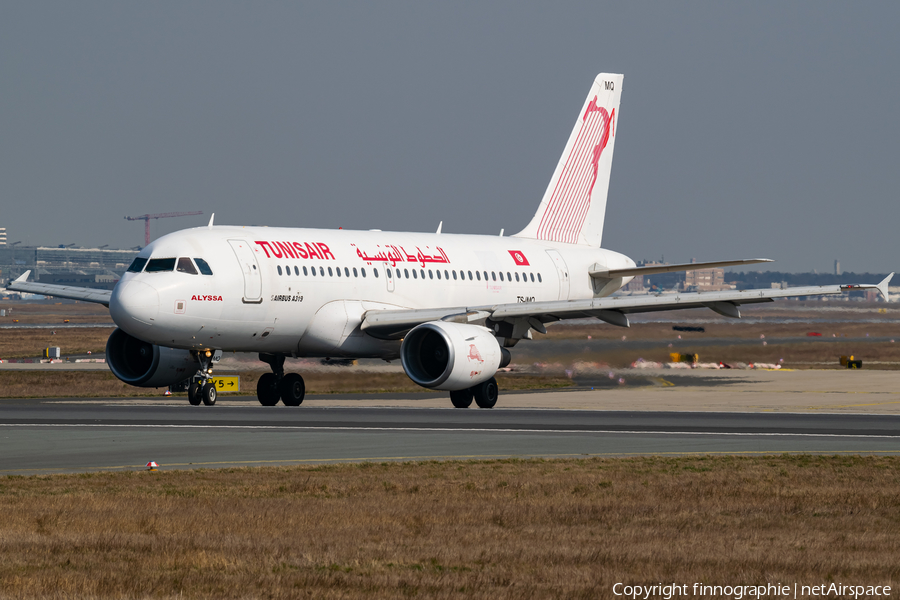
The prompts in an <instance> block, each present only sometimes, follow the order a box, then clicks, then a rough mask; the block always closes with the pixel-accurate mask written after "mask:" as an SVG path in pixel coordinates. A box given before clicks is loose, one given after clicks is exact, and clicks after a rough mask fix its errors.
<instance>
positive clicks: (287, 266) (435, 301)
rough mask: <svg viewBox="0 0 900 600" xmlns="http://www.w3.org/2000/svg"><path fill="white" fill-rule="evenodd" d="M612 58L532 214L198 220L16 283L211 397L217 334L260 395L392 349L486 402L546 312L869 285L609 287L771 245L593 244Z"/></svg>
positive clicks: (137, 381)
mask: <svg viewBox="0 0 900 600" xmlns="http://www.w3.org/2000/svg"><path fill="white" fill-rule="evenodd" d="M621 93H622V75H612V74H606V73H601V74H600V75H598V76H597V78H596V80H595V81H594V83H593V85H592V86H591V89H590V92H589V93H588V96H587V99H586V100H585V103H584V106H583V108H582V109H581V111H580V112H579V113H578V118H577V121H576V123H575V127H574V129H573V130H572V134H571V135H570V136H569V141H568V142H567V143H566V146H565V150H564V151H563V154H562V157H561V158H560V160H559V164H558V165H557V166H556V170H555V171H554V173H553V178H552V179H551V180H550V184H549V185H548V186H547V191H546V192H545V194H544V198H543V200H542V201H541V203H540V206H539V207H538V209H537V212H536V213H535V215H534V218H533V219H532V220H531V222H530V223H529V224H528V226H527V227H525V229H523V230H522V231H521V232H519V233H517V234H515V235H513V236H510V237H503V236H502V235H501V236H484V235H455V234H445V233H441V231H440V227H438V231H437V232H436V233H431V234H425V233H407V232H402V233H401V232H387V231H380V230H371V231H348V230H337V231H335V230H324V229H306V228H288V227H232V226H221V225H215V226H214V225H213V220H212V219H210V221H209V225H208V226H206V227H200V228H195V229H187V230H184V231H179V232H176V233H172V234H169V235H166V236H163V237H161V238H160V239H158V240H156V241H154V242H152V243H151V244H149V245H148V246H147V247H146V248H144V249H143V250H141V252H140V253H139V254H138V256H137V258H135V260H134V262H133V263H132V265H131V266H130V267H129V268H128V271H127V272H126V273H125V275H124V276H123V277H122V279H121V281H119V283H118V285H116V287H115V289H114V290H112V292H109V291H98V290H91V289H85V288H72V287H65V286H55V285H46V284H39V283H28V282H27V278H28V274H29V273H28V272H26V273H25V274H23V275H22V276H21V277H19V278H18V279H16V280H15V281H14V282H13V283H11V284H10V285H9V286H8V289H10V290H17V291H23V292H33V293H38V294H45V295H50V296H57V297H61V298H74V299H77V300H85V301H88V302H99V303H101V304H105V305H107V306H108V307H109V310H110V314H111V315H112V318H113V320H114V321H115V323H116V325H117V326H118V329H116V330H115V331H114V332H113V333H112V335H111V336H110V338H109V342H108V343H107V346H106V357H107V362H108V363H109V367H110V369H111V370H112V372H113V373H114V374H115V375H116V377H118V378H119V379H121V380H122V381H124V382H125V383H128V384H131V385H135V386H144V387H160V386H168V385H172V384H176V383H179V382H183V381H185V380H186V379H188V378H194V383H192V384H191V386H190V388H189V392H188V397H189V400H190V402H191V404H195V405H197V404H200V402H203V403H204V404H207V405H211V404H215V400H216V389H215V386H214V385H213V384H212V383H210V374H211V370H212V369H211V367H212V363H213V359H214V357H215V356H217V354H218V353H219V352H220V351H237V352H256V353H258V354H259V358H260V360H262V361H264V362H266V363H268V364H269V365H270V366H271V368H272V372H271V373H267V374H265V375H264V376H262V377H261V378H260V379H259V385H258V387H257V395H258V397H259V401H260V402H261V403H262V404H263V405H266V406H272V405H275V404H277V403H278V401H279V399H280V400H282V401H283V402H284V404H286V405H288V406H297V405H299V404H300V403H301V402H302V401H303V396H304V390H305V388H304V383H303V378H302V377H301V376H300V375H298V374H296V373H285V372H284V360H285V358H286V357H346V358H381V359H385V360H391V359H396V358H398V357H399V358H400V359H401V361H402V364H403V368H404V370H405V371H406V374H407V375H408V376H409V377H410V379H412V380H413V381H414V382H416V383H417V384H419V385H421V386H424V387H426V388H432V389H439V390H447V391H449V392H450V399H451V401H452V403H453V406H456V407H459V408H465V407H468V406H470V405H471V403H472V400H473V398H474V400H475V402H476V403H477V405H478V406H480V407H482V408H491V407H493V406H494V404H495V403H496V401H497V396H498V389H497V383H496V380H495V379H494V374H495V373H496V372H497V370H498V369H499V368H501V367H503V366H505V365H506V364H507V363H509V360H510V352H509V350H508V348H511V347H513V346H515V344H516V343H517V342H518V341H519V340H522V339H531V338H532V331H537V332H540V333H546V329H545V326H546V324H547V323H550V322H553V321H558V320H560V319H577V318H585V317H596V318H598V319H600V320H602V321H605V322H607V323H610V324H612V325H618V326H623V327H628V324H629V323H628V315H629V314H631V313H641V312H649V311H659V310H672V309H680V308H700V307H706V308H710V309H712V310H713V311H715V312H717V313H719V314H722V315H725V316H729V317H740V312H739V309H738V306H739V305H741V304H748V303H756V302H771V301H772V300H773V299H774V298H779V297H788V296H806V295H820V294H840V293H842V292H843V291H844V290H848V289H856V288H875V289H878V290H880V291H881V293H882V294H883V295H884V296H885V298H887V285H888V281H889V280H890V277H888V278H887V279H885V280H884V281H882V282H881V283H879V284H877V285H871V284H869V285H834V286H816V287H802V288H788V289H761V290H745V291H727V292H707V293H683V294H667V295H650V296H623V297H615V296H611V294H612V293H613V292H615V291H616V290H618V289H619V288H621V287H622V286H623V285H625V284H626V283H628V282H629V281H630V280H631V279H632V278H633V277H634V276H635V275H648V274H653V273H661V272H668V271H688V270H693V269H705V268H711V267H726V266H735V265H746V264H752V263H761V262H769V261H768V260H766V259H751V260H728V261H717V262H707V263H692V264H682V265H666V266H651V267H637V266H635V263H634V261H633V260H631V259H630V258H628V257H627V256H624V255H622V254H619V253H617V252H612V251H610V250H604V249H603V248H601V247H600V241H601V235H602V232H603V219H604V215H605V212H606V195H607V190H608V187H609V174H610V167H611V164H612V156H613V149H614V147H615V141H616V133H617V126H618V122H617V121H618V115H619V97H620V95H621Z"/></svg>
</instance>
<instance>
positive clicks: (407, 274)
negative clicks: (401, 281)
mask: <svg viewBox="0 0 900 600" xmlns="http://www.w3.org/2000/svg"><path fill="white" fill-rule="evenodd" d="M403 276H404V277H406V278H407V279H409V270H408V269H403Z"/></svg>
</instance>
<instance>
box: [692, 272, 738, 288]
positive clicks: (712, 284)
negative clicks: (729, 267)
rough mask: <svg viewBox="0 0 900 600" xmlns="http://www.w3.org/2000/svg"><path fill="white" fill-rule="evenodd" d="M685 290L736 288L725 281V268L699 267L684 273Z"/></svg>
mask: <svg viewBox="0 0 900 600" xmlns="http://www.w3.org/2000/svg"><path fill="white" fill-rule="evenodd" d="M683 289H684V290H685V291H696V292H713V291H719V290H730V289H734V286H732V285H729V284H727V283H725V269H722V268H718V269H698V270H696V271H687V272H686V273H685V274H684V287H683Z"/></svg>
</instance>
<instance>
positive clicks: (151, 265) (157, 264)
mask: <svg viewBox="0 0 900 600" xmlns="http://www.w3.org/2000/svg"><path fill="white" fill-rule="evenodd" d="M174 270H175V259H174V258H151V259H150V261H149V262H148V263H147V272H148V273H162V272H164V271H174Z"/></svg>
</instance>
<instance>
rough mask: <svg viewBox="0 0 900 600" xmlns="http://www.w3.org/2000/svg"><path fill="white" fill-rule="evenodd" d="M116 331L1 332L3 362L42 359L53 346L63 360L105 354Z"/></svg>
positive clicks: (85, 329)
mask: <svg viewBox="0 0 900 600" xmlns="http://www.w3.org/2000/svg"><path fill="white" fill-rule="evenodd" d="M113 329H115V328H114V327H109V328H107V327H90V328H83V329H81V328H79V329H63V328H60V329H0V358H38V357H40V356H41V354H42V353H43V352H44V348H49V347H51V346H59V348H60V351H61V352H62V356H63V357H66V356H69V355H78V354H87V353H88V351H90V352H92V353H94V354H98V353H103V352H106V340H107V339H109V334H111V333H112V332H113Z"/></svg>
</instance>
